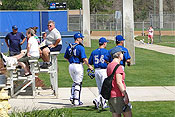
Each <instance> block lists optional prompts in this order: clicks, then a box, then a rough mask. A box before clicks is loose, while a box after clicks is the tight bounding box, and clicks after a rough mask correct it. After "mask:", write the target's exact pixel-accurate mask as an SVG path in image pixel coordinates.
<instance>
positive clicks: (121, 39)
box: [115, 35, 125, 41]
mask: <svg viewBox="0 0 175 117" xmlns="http://www.w3.org/2000/svg"><path fill="white" fill-rule="evenodd" d="M115 39H116V41H124V40H125V39H124V38H123V36H121V35H117V36H116V37H115Z"/></svg>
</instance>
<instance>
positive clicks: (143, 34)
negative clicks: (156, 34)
mask: <svg viewBox="0 0 175 117" xmlns="http://www.w3.org/2000/svg"><path fill="white" fill-rule="evenodd" d="M144 28H145V26H144V21H143V23H142V36H145V33H144Z"/></svg>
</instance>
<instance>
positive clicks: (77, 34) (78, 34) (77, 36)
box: [74, 33, 84, 39]
mask: <svg viewBox="0 0 175 117" xmlns="http://www.w3.org/2000/svg"><path fill="white" fill-rule="evenodd" d="M77 38H84V36H83V35H82V34H81V33H76V34H75V35H74V39H77Z"/></svg>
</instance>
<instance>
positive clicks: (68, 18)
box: [67, 8, 69, 31]
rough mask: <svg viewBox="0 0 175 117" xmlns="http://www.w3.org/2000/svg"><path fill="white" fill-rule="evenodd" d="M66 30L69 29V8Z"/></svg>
mask: <svg viewBox="0 0 175 117" xmlns="http://www.w3.org/2000/svg"><path fill="white" fill-rule="evenodd" d="M67 30H68V31H69V8H68V9H67Z"/></svg>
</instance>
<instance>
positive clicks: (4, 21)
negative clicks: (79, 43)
mask: <svg viewBox="0 0 175 117" xmlns="http://www.w3.org/2000/svg"><path fill="white" fill-rule="evenodd" d="M40 18H41V19H40ZM49 20H53V21H54V22H55V27H56V28H57V29H58V30H59V31H60V32H62V31H63V32H67V31H68V29H67V11H0V51H1V52H8V48H7V46H6V43H5V41H4V37H5V36H6V34H7V33H9V32H12V26H13V25H16V26H17V27H18V32H22V33H23V34H24V35H25V32H26V29H27V28H29V27H34V26H37V27H38V29H37V35H38V36H41V35H40V34H41V32H44V31H45V30H46V29H47V23H48V21H49ZM41 29H42V30H41ZM64 38H65V37H62V39H63V40H64ZM26 44H27V43H26V42H25V43H24V44H23V45H22V49H25V48H26V46H27V45H26ZM63 46H64V45H63ZM63 48H64V47H63ZM62 52H63V51H62Z"/></svg>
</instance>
